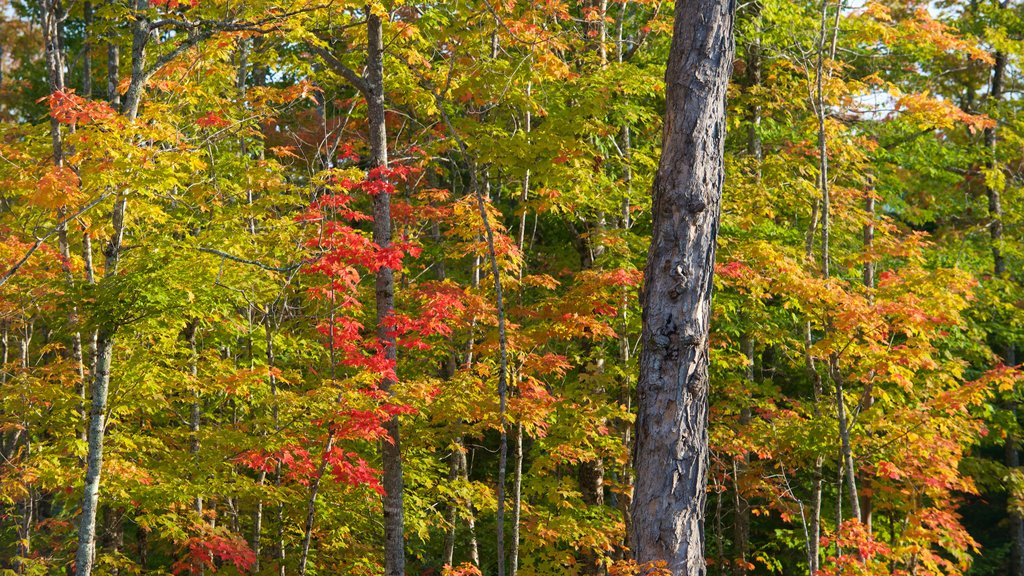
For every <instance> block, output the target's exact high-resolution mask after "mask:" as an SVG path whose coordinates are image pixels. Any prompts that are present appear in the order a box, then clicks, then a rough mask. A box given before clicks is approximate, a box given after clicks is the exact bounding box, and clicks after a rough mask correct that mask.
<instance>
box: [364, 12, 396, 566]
mask: <svg viewBox="0 0 1024 576" xmlns="http://www.w3.org/2000/svg"><path fill="white" fill-rule="evenodd" d="M367 13H368V14H369V16H368V17H367V21H366V30H367V51H366V76H365V84H366V91H365V94H364V96H365V97H366V106H367V121H368V122H369V130H370V166H371V167H372V168H378V167H380V168H387V166H388V149H387V130H386V128H387V127H386V124H385V118H384V38H383V30H382V25H381V20H380V16H378V15H376V14H374V13H373V12H372V11H371V10H370V9H369V8H367ZM373 241H374V242H375V243H376V244H377V245H378V246H380V247H381V248H387V247H388V246H390V245H391V195H390V194H388V193H386V192H381V193H380V194H377V195H376V196H374V198H373ZM376 299H377V337H378V338H379V339H380V341H381V342H382V343H383V345H384V349H385V351H386V355H387V358H388V360H390V361H395V360H396V358H397V354H396V352H397V351H396V349H395V347H396V343H395V337H394V335H393V334H392V333H391V332H390V331H389V330H387V328H386V322H387V319H388V318H389V317H390V316H391V315H392V314H393V313H394V308H395V279H394V273H393V271H392V270H391V269H390V268H387V267H382V268H381V269H380V270H379V271H378V272H377V278H376ZM393 384H394V382H393V381H392V380H390V379H385V380H384V381H383V382H382V384H381V388H383V389H384V390H385V391H387V392H390V391H391V386H392V385H393ZM384 428H385V429H386V430H387V432H388V436H389V439H388V440H387V441H384V442H381V452H382V467H383V469H384V492H385V495H384V572H385V574H386V576H404V574H405V528H404V524H405V522H404V519H403V496H402V490H403V479H402V449H401V446H402V445H401V437H400V435H399V425H398V417H397V416H394V417H392V418H391V419H390V420H389V421H388V422H387V423H386V424H385V425H384Z"/></svg>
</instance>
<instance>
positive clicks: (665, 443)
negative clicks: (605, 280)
mask: <svg viewBox="0 0 1024 576" xmlns="http://www.w3.org/2000/svg"><path fill="white" fill-rule="evenodd" d="M733 12H734V6H733V3H732V2H730V1H728V0H681V1H679V2H677V3H676V6H675V24H674V29H673V35H672V47H671V49H670V52H669V60H668V69H667V71H666V75H665V78H666V99H667V111H666V115H665V128H664V134H663V144H662V155H661V161H660V164H659V167H658V173H657V176H656V178H655V183H654V203H653V230H652V238H651V247H650V250H649V252H648V256H647V267H646V269H645V284H644V287H643V290H642V295H641V304H642V306H643V318H642V333H641V343H642V345H643V346H642V351H641V354H640V379H639V382H638V384H637V389H638V395H639V402H638V410H639V413H638V415H637V421H636V450H635V453H634V463H635V468H636V487H635V490H634V495H633V510H632V517H633V525H632V528H633V533H632V535H631V540H632V547H633V552H634V554H635V556H636V560H637V562H638V563H639V564H640V565H641V566H650V565H651V563H654V562H665V563H666V568H667V569H668V570H669V571H670V573H672V574H674V575H683V574H686V575H704V574H705V573H706V567H705V562H704V508H705V501H706V494H705V488H706V486H707V479H708V429H707V425H708V340H707V337H708V327H709V326H708V324H709V319H710V307H711V286H712V277H713V274H714V261H715V245H716V240H717V235H718V218H719V212H720V202H721V197H722V185H723V180H724V168H723V150H724V142H725V101H726V91H727V88H728V83H729V76H730V74H731V72H732V59H733V52H734V46H733Z"/></svg>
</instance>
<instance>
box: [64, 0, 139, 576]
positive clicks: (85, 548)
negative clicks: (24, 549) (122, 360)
mask: <svg viewBox="0 0 1024 576" xmlns="http://www.w3.org/2000/svg"><path fill="white" fill-rule="evenodd" d="M146 6H147V3H146V0H136V2H135V7H136V9H137V10H140V11H141V10H143V9H145V8H146ZM148 41H149V27H148V23H146V21H145V19H143V18H139V20H138V21H137V22H136V24H135V25H133V39H132V78H131V86H130V87H129V92H131V91H132V88H134V89H135V93H134V94H135V95H134V97H133V98H134V99H133V100H131V101H130V103H131V105H130V106H126V108H125V112H124V113H125V115H126V116H127V117H128V119H129V120H134V119H135V116H136V114H137V113H138V105H139V100H140V99H141V96H142V87H143V84H145V74H144V70H145V47H146V44H147V43H148ZM127 202H128V200H127V198H126V197H125V195H124V194H123V193H121V194H118V196H117V197H116V198H115V200H114V208H113V211H112V212H111V216H110V220H111V225H112V226H111V227H112V229H113V231H112V233H111V235H110V239H109V240H108V241H107V246H106V248H105V249H104V256H105V260H106V261H105V268H104V270H103V277H104V280H107V279H110V278H113V277H114V275H115V274H117V267H118V263H119V262H120V260H121V243H122V240H123V238H124V223H125V210H126V208H127ZM115 332H116V328H115V327H114V326H103V327H101V328H100V329H99V330H97V335H96V360H95V366H94V367H93V374H92V402H91V406H90V410H89V443H88V452H87V456H86V473H85V486H84V490H83V497H82V515H81V519H80V522H79V527H78V549H77V551H76V554H75V567H76V575H77V576H90V574H92V568H93V560H94V559H93V554H92V550H93V548H94V547H95V542H96V509H97V506H98V503H99V491H100V476H101V474H102V470H103V439H104V435H105V433H106V413H107V393H108V391H109V388H110V364H111V360H112V359H113V356H114V335H115Z"/></svg>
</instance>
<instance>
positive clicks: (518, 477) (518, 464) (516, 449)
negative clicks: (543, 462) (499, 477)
mask: <svg viewBox="0 0 1024 576" xmlns="http://www.w3.org/2000/svg"><path fill="white" fill-rule="evenodd" d="M512 458H513V470H512V474H513V476H512V543H511V550H510V551H509V567H508V573H509V576H516V574H517V573H518V572H519V521H520V516H521V515H522V512H523V423H522V422H517V423H516V437H515V443H514V444H513V445H512Z"/></svg>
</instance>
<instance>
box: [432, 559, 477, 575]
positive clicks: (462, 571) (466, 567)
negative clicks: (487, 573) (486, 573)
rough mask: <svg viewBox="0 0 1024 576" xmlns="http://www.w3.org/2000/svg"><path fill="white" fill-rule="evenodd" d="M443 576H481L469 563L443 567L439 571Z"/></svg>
mask: <svg viewBox="0 0 1024 576" xmlns="http://www.w3.org/2000/svg"><path fill="white" fill-rule="evenodd" d="M441 574H443V576H482V574H483V573H482V572H480V569H479V568H477V567H476V566H474V565H473V564H470V563H469V562H463V563H462V564H459V565H458V566H450V565H445V567H444V569H443V570H442V571H441Z"/></svg>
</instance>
